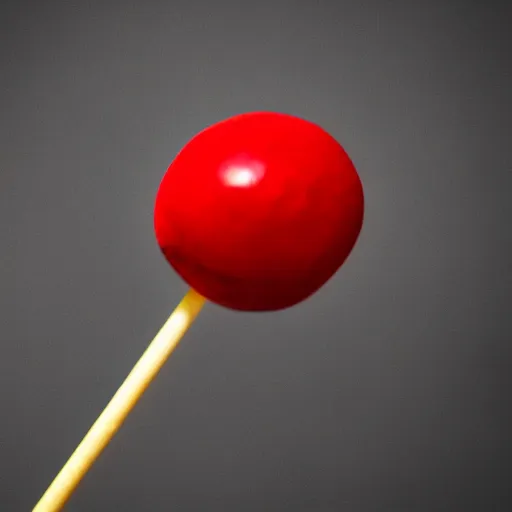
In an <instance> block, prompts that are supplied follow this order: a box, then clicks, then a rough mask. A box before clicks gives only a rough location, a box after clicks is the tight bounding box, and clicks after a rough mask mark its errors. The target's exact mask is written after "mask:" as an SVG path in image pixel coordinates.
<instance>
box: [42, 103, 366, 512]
mask: <svg viewBox="0 0 512 512" xmlns="http://www.w3.org/2000/svg"><path fill="white" fill-rule="evenodd" d="M363 210H364V200H363V189H362V186H361V182H360V181H359V177H358V175H357V173H356V170H355V169H354V166H353V165H352V162H351V161H350V159H349V157H348V156H347V154H346V153H345V151H344V150H343V148H342V147H341V146H340V145H339V144H338V143H337V142H336V141H335V140H334V139H333V138H332V137H331V136H330V135H329V134H328V133H327V132H325V131H324V130H323V129H322V128H320V127H318V126H317V125H315V124H313V123H311V122H308V121H304V120H302V119H299V118H297V117H293V116H289V115H285V114H273V113H265V112H262V113H252V114H244V115H240V116H236V117H232V118H231V119H227V120H226V121H223V122H221V123H218V124H215V125H213V126H211V127H210V128H207V129H206V130H204V131H202V132H201V133H200V134H199V135H197V136H196V137H194V138H193V139H192V140H191V141H190V142H189V143H188V144H187V145H186V146H185V147H184V148H183V150H182V151H181V152H180V154H179V155H178V156H177V158H176V159H175V161H174V162H173V163H172V164H171V166H170V167H169V169H168V171H167V173H166V175H165V177H164V179H163V181H162V183H161V185H160V189H159V191H158V195H157V200H156V206H155V230H156V236H157V239H158V243H159V245H160V248H161V249H162V251H163V253H164V255H165V257H166V258H167V260H168V261H169V263H170V264H171V265H172V266H173V267H174V268H175V269H176V271H177V272H178V273H179V274H180V275H181V276H182V277H183V279H184V280H185V281H186V282H187V283H188V284H189V285H190V286H191V290H189V292H188V293H187V294H186V295H185V297H184V298H183V300H182V301H181V303H180V304H179V305H178V307H177V308H176V309H175V310H174V311H173V313H172V314H171V316H170V317H169V319H168V320H167V321H166V322H165V324H164V325H163V327H162V328H161V329H160V331H159V332H158V334H157V335H156V336H155V338H154V339H153V341H152V342H151V343H150V344H149V346H148V348H147V349H146V351H145V352H144V353H143V355H142V357H141V358H140V359H139V361H138V362H137V364H136V365H135V367H134V368H133V370H132V371H131V372H130V374H129V375H128V377H127V378H126V380H125V381H124V382H123V384H122V385H121V387H120V388H119V390H118V391H117V392H116V394H115V395H114V396H113V398H112V400H111V401H110V402H109V404H108V405H107V406H106V408H105V409H104V411H103V412H102V413H101V415H100V416H99V417H98V419H97V420H96V422H95V423H94V424H93V426H92V427H91V429H90V430H89V432H88V433H87V434H86V436H85V437H84V439H83V440H82V442H81V443H80V444H79V445H78V448H77V449H76V450H75V451H74V452H73V454H72V455H71V457H70V458H69V460H68V461H67V462H66V464H65V465H64V467H63V468H62V470H61V471H60V472H59V473H58V475H57V476H56V478H55V479H54V481H53V482H52V483H51V485H50V486H49V487H48V489H47V491H46V492H45V493H44V494H43V496H42V498H41V499H40V500H39V502H38V503H37V504H36V506H35V508H34V509H33V512H58V511H60V510H61V509H62V507H63V506H64V504H65V503H66V502H67V500H68V499H69V497H70V496H71V494H72V492H73V491H74V489H75V488H76V487H77V485H78V484H79V482H80V481H81V480H82V478H83V477H84V475H85V474H86V472H87V471H88V470H89V469H90V467H91V466H92V464H93V463H94V461H95V460H96V459H97V458H98V457H99V455H100V454H101V452H102V451H103V449H104V448H105V446H107V444H108V443H109V442H110V440H111V439H112V437H113V436H114V435H115V433H116V432H117V430H118V429H119V428H120V427H121V425H122V424H123V422H124V421H125V419H126V417H127V416H128V414H129V413H130V411H131V410H132V409H133V407H134V406H135V404H136V403H137V401H138V400H139V399H140V397H141V396H142V394H143V393H144V391H145V390H146V389H147V387H148V386H149V384H150V383H151V382H152V380H153V379H154V378H155V376H156V375H157V374H158V372H159V370H160V368H162V366H163V364H164V363H165V361H166V360H167V358H168V357H169V355H170V354H171V353H172V351H173V350H174V348H175V347H176V346H177V344H178V343H179V341H180V339H181V338H182V336H183V335H184V333H185V332H186V330H187V329H188V327H189V326H190V325H191V324H192V322H193V321H194V320H195V318H196V317H197V315H198V313H199V312H200V310H201V308H202V307H203V305H204V302H205V299H209V300H210V301H212V302H216V303H217V304H220V305H222V306H225V307H228V308H231V309H237V310H245V311H271V310H277V309H283V308H287V307H290V306H293V305H294V304H297V303H298V302H300V301H302V300H304V299H306V298H307V297H308V296H310V295H311V294H313V293H314V292H316V291H317V290H318V289H319V288H320V287H321V286H322V285H323V284H324V283H325V282H326V281H327V280H328V279H329V278H330V277H331V276H332V275H333V274H334V273H335V272H336V271H337V270H338V268H339V267H340V266H341V265H342V264H343V262H344V261H345V259H346V258H347V256H348V255H349V253H350V251H351V250H352V248H353V247H354V244H355V242H356V240H357V237H358V236H359V232H360V230H361V226H362V222H363Z"/></svg>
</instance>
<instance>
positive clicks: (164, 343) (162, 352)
mask: <svg viewBox="0 0 512 512" xmlns="http://www.w3.org/2000/svg"><path fill="white" fill-rule="evenodd" d="M204 303H205V299H204V298H203V297H201V296H200V295H199V294H198V293H196V292H195V291H194V290H190V291H189V292H188V293H187V294H186V295H185V297H184V298H183V300H182V301H181V302H180V304H179V305H178V307H177V308H176V309H175V310H174V312H173V313H172V314H171V316H170V317H169V319H168V320H167V321H166V322H165V324H164V326H163V327H162V329H161V330H160V332H159V333H158V334H157V335H156V337H155V338H154V340H153V341H152V342H151V343H150V344H149V347H148V348H147V349H146V351H145V352H144V354H143V355H142V357H141V358H140V359H139V361H138V363H137V364H136V365H135V367H134V368H133V370H132V371H131V372H130V374H129V375H128V377H127V378H126V380H125V381H124V383H123V384H122V385H121V387H120V388H119V390H118V391H117V393H116V394H115V395H114V396H113V398H112V400H111V401H110V403H109V404H108V405H107V407H106V408H105V410H104V411H103V412H102V413H101V415H100V416H99V418H98V419H97V420H96V422H95V423H94V425H93V426H92V427H91V429H90V430H89V432H88V433H87V434H86V436H85V437H84V439H83V440H82V442H81V443H80V444H79V445H78V448H77V449H76V450H75V452H74V453H73V455H71V457H70V458H69V460H68V462H67V463H66V464H65V465H64V467H63V468H62V470H61V471H60V473H59V474H58V475H57V477H56V478H55V480H54V481H53V482H52V484H51V485H50V487H49V488H48V490H47V491H46V492H45V494H44V495H43V497H42V498H41V500H40V501H39V503H38V504H37V505H36V506H35V508H34V509H33V512H57V511H59V510H62V507H63V506H64V505H65V504H66V502H67V501H68V499H69V498H70V496H71V494H72V493H73V491H74V490H75V488H76V487H77V485H78V484H79V483H80V481H81V480H82V478H83V477H84V475H85V474H86V473H87V471H88V470H89V469H90V467H91V466H92V465H93V463H94V462H95V460H96V459H97V458H98V456H99V455H100V454H101V452H102V451H103V449H104V448H105V447H106V446H107V444H108V443H109V442H110V440H111V439H112V437H113V436H114V435H115V433H116V432H117V431H118V430H119V428H120V427H121V425H122V424H123V422H124V420H125V419H126V417H127V416H128V414H129V413H130V411H131V410H132V409H133V408H134V407H135V404H136V403H137V401H138V400H139V398H140V397H141V396H142V394H143V393H144V391H145V390H146V389H147V387H148V386H149V384H150V383H151V381H152V380H153V379H154V378H155V377H156V375H157V373H158V372H159V370H160V369H161V368H162V366H163V364H164V363H165V361H166V360H167V358H168V357H169V356H170V355H171V353H172V351H173V350H174V348H175V347H176V346H177V345H178V343H179V341H180V340H181V338H182V336H183V335H184V334H185V332H186V331H187V329H188V328H189V327H190V325H191V324H192V322H193V321H194V320H195V318H196V316H197V315H198V313H199V312H200V311H201V308H202V307H203V305H204Z"/></svg>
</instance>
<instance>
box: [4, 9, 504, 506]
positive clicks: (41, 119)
mask: <svg viewBox="0 0 512 512" xmlns="http://www.w3.org/2000/svg"><path fill="white" fill-rule="evenodd" d="M506 5H507V3H506V2H501V3H500V2H486V3H485V2H479V3H478V2H469V1H466V2H454V1H452V2H449V1H445V2H432V1H425V2H406V1H403V2H397V1H380V2H379V1H375V2H368V1H366V2H365V1H353V2H342V1H340V2H336V1H334V0H333V1H330V2H328V1H305V0H303V1H288V2H282V1H281V2H280V1H277V0H274V1H273V2H270V1H268V2H263V1H262V0H260V1H258V2H256V1H255V2H251V3H249V2H232V3H229V4H228V3H226V2H214V1H211V2H206V1H204V2H192V1H190V2H186V1H185V2H177V1H174V0H173V1H169V2H163V1H156V2H155V1H146V2H144V1H138V2H134V1H123V2H121V1H119V2H99V1H98V2H95V3H92V2H85V1H82V2H71V1H68V2H64V1H62V2H59V3H57V2H48V1H47V2H39V3H36V2H31V3H27V2H13V3H11V4H10V5H7V4H6V5H4V7H3V8H2V13H1V16H0V20H1V21H0V23H1V27H0V29H1V30H0V33H1V37H2V44H1V46H0V52H1V68H0V80H1V81H0V87H1V96H0V102H1V116H0V130H1V132H0V141H1V155H0V173H1V174H0V179H1V181H0V235H1V238H0V240H1V242H0V243H1V260H0V262H1V265H0V301H1V303H0V340H1V343H0V406H1V407H0V511H1V512H16V511H27V510H30V509H31V507H32V506H33V505H34V504H35V502H36V501H37V500H38V499H39V497H40V495H41V494H42V492H43V491H44V490H45V489H46V486H47V485H48V484H49V483H50V481H51V480H52V479H53V477H54V476H55V474H56V473H57V471H58V470H59V469H60V467H61V466H62V464H63V463H64V462H65V460H66V459H67V457H68V456H69V455H70V454H71V452H72V450H73V449H74V448H75V446H76V445H77V443H78V442H79V441H80V440H81V438H82V436H83V434H84V433H85V431H86V430H87V428H88V427H89V426H90V424H91V423H92V421H93V420H94V419H95V418H96V417H97V415H98V414H99V413H100V411H101V410H102V408H103V407H104V405H105V404H106V403H107V402H108V400H109V398H110V397H111V395H112V394H113V393H114V392H115V390H116V389H117V387H118V386H119V385H120V383H121V382H122V380H123V379H124V377H125V376H126V375H127V373H128V372H129V370H130V369H131V367H132V366H133V364H134V363H135V362H136V360H137V359H138V357H139V355H140V354H141V352H142V351H143V349H144V348H145V346H146V344H147V342H149V341H150V340H151V339H152V337H153V335H154V334H155V333H156V331H157V330H158V329H159V327H160V326H161V324H162V323H163V322H164V321H165V319H166V318H167V316H168V314H169V313H170V312H171V311H172V309H173V308H174V307H175V305H176V304H177V303H178V301H179V300H180V298H181V297H182V295H183V294H184V293H185V291H186V289H187V288H186V285H185V284H184V283H183V282H181V281H180V279H179V278H178V277H177V276H176V275H175V274H174V273H173V272H172V270H171V269H170V267H168V265H167V264H166V262H165V261H164V259H163V257H162V256H161V255H160V253H159V251H158V249H157V245H156V242H155V239H154V235H153V225H152V215H153V203H154V198H155V194H156V190H157V187H158V184H159V182H160V179H161V178H162V176H163V173H164V172H165V170H166V168H167V166H168V164H169V163H170V161H171V160H172V159H173V157H174V156H175V155H176V153H177V152H178V151H179V149H180V148H181V147H182V146H183V145H184V144H185V143H186V142H187V141H188V140H189V139H190V138H191V137H192V136H193V135H194V134H195V133H196V132H198V131H199V130H201V129H202V128H204V127H205V126H206V125H208V124H211V123H214V122H216V121H218V120H220V119H223V118H225V117H228V116H230V115H233V114H237V113H240V112H244V111H251V110H260V109H267V110H278V111H285V112H289V113H293V114H296V115H299V116H302V117H306V118H308V119H310V120H312V121H315V122H317V123H319V124H321V125H322V126H323V127H325V128H326V129H327V130H328V131H330V132H331V133H332V134H333V135H334V136H335V137H336V138H338V140H340V142H341V143H342V144H343V145H344V146H345V148H346V150H347V151H348V153H349V154H350V156H351V157H352V159H353V160H354V162H355V164H356V166H357V168H358V170H359V172H360V175H361V178H362V180H363V182H364V187H365V192H366V199H367V209H366V222H365V226H364V230H363V233H362V235H361V238H360V240H359V243H358V244H357V247H356V248H355V250H354V252H353V253H352V255H351V257H350V258H349V260H348V261H347V263H346V265H345V266H344V267H343V269H342V270H341V271H340V272H339V273H338V274H337V275H336V276H335V278H333V279H332V280H331V281H330V282H329V283H328V285H326V286H325V287H324V288H323V289H322V290H321V291H320V292H319V293H318V294H317V295H315V296H314V297H313V298H311V299H310V300H308V301H307V302H305V303H303V304H301V305H299V306H297V307H295V308H293V309H291V310H288V311H284V312H281V313H276V314H239V313H233V312H230V311H228V310H223V309H221V308H219V307H216V306H214V305H209V306H208V307H207V308H206V309H205V311H204V312H203V313H202V315H201V317H200V318H199V320H198V322H197V324H195V325H194V327H193V328H192V330H191V331H190V332H189V333H188V335H187V337H186V340H185V341H184V342H183V344H182V345H180V347H179V348H178V350H177V351H176V353H175V354H174V355H173V357H172V358H171V360H170V361H169V363H168V364H167V365H166V367H165V369H164V370H163V371H162V373H161V374H160V375H159V377H158V379H157V381H156V382H155V383H154V384H153V386H152V387H151V388H150V389H149V391H148V392H147V394H146V395H145V396H144V398H143V400H142V402H141V403H140V404H139V406H138V407H137V408H136V410H135V411H134V412H133V414H132V415H131V416H130V417H129V420H128V421H127V423H126V424H125V426H124V428H123V429H122V430H121V431H120V432H119V434H118V435H117V437H116V438H115V439H114V441H113V442H112V444H111V445H110V446H109V447H108V449H107V450H106V451H105V452H104V454H103V456H102V457H101V459H100V460H99V461H98V463H97V464H96V465H95V466H94V468H93V470H92V471H91V472H90V473H89V474H88V476H87V477H86V478H85V480H84V481H83V483H82V485H81V486H80V488H79V489H78V490H77V492H76V494H75V495H74V497H73V498H72V500H71V501H70V503H69V506H68V507H67V510H69V511H75V512H85V511H87V512H91V511H98V512H102V511H116V510H123V511H125V512H129V511H144V512H145V511H160V510H162V511H163V510H168V511H175V510H176V511H189V512H194V511H225V512H230V511H244V512H245V511H247V512H252V511H271V512H273V511H294V512H296V511H303V510H304V511H311V512H332V511H345V510H346V511H350V512H359V511H408V512H410V511H429V512H430V511H443V510H447V511H460V510H477V511H485V512H487V511H500V512H501V511H506V510H511V508H509V507H512V500H511V489H510V487H511V484H512V462H511V455H512V454H511V450H510V448H511V434H512V418H511V412H510V399H509V396H508V393H509V390H510V389H512V386H510V387H509V385H510V384H511V378H510V375H511V370H512V364H511V349H510V342H511V338H512V336H511V334H512V315H511V314H510V305H511V304H512V293H511V279H512V272H511V253H510V248H511V242H512V241H511V229H510V225H509V222H510V220H511V219H512V215H511V213H512V212H511V203H510V190H511V185H512V166H511V164H512V158H511V155H510V149H511V138H510V137H511V121H510V111H511V104H510V91H511V87H512V80H511V66H510V56H509V55H508V51H509V49H510V42H511V37H510V35H509V31H510V26H511V23H512V19H511V16H510V9H509V8H507V7H506Z"/></svg>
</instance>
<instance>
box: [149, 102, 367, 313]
mask: <svg viewBox="0 0 512 512" xmlns="http://www.w3.org/2000/svg"><path fill="white" fill-rule="evenodd" d="M363 212H364V199H363V189H362V185H361V182H360V180H359V177H358V175H357V172H356V170H355V168H354V166H353V164H352V162H351V161H350V159H349V157H348V156H347V154H346V153H345V151H344V150H343V148H342V147H341V146H340V144H339V143H338V142H337V141H336V140H335V139H334V138H332V137H331V136H330V135H329V134H328V133H327V132H325V131H324V130H323V129H322V128H320V127H319V126H317V125H316V124H313V123H311V122H309V121H305V120H303V119H299V118H297V117H294V116H290V115H286V114H277V113H269V112H256V113H248V114H242V115H239V116H235V117H232V118H230V119H227V120H225V121H222V122H220V123H217V124H215V125H213V126H210V127H209V128H206V129H205V130H203V131H202V132H200V133H199V134H198V135H196V136H195V137H194V138H193V139H192V140H191V141H190V142H189V143H188V144H187V145H186V146H185V147H184V148H183V149H182V151H181V152H180V153H179V154H178V156H177V157H176V159H175V160H174V161H173V162H172V164H171V166H170V167H169V169H168V170H167V173H166V174H165V176H164V178H163V180H162V182H161V184H160V188H159V190H158V194H157V198H156V205H155V231H156V237H157V241H158V244H159V246H160V248H161V250H162V252H163V254H164V255H165V257H166V259H167V261H168V262H169V263H170V264H171V266H172V267H173V268H174V269H175V270H176V272H177V273H178V274H179V275H180V276H181V277H182V278H183V279H184V280H185V281H186V282H187V283H188V284H189V285H190V286H191V287H192V288H194V289H195V290H196V291H197V292H198V293H200V294H201V295H203V296H204V297H206V298H207V299H209V300H210V301H212V302H215V303H217V304H220V305H222V306H225V307H227V308H231V309H235V310H242V311H272V310H278V309H284V308H287V307H290V306H293V305H294V304H297V303H298V302H301V301H302V300H304V299H306V298H307V297H309V296H310V295H312V294H313V293H314V292H316V291H317V290H318V289H319V288H320V287H321V286H322V285H323V284H324V283H325V282H326V281H327V280H328V279H329V278H330V277H331V276H332V275H333V274H334V273H335V272H336V271H337V270H338V269H339V267H340V266H341V265H342V264H343V262H344V261H345V259H346V258H347V256H348V255H349V253H350V251H351V250H352V248H353V247H354V244H355V242H356V240H357V238H358V236H359V233H360V230H361V227H362V223H363Z"/></svg>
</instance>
